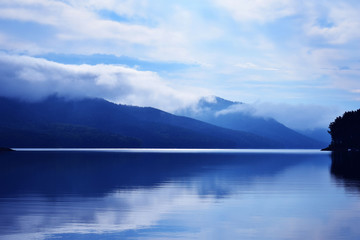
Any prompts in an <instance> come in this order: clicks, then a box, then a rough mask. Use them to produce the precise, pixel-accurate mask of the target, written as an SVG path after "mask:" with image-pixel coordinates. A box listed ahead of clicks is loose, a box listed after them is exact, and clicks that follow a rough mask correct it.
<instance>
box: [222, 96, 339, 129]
mask: <svg viewBox="0 0 360 240" xmlns="http://www.w3.org/2000/svg"><path fill="white" fill-rule="evenodd" d="M237 112H242V113H246V114H250V115H252V116H257V117H265V118H274V119H276V120H277V121H279V122H281V123H282V124H284V125H286V126H287V127H290V128H292V129H299V130H305V129H315V128H327V127H328V125H329V123H330V122H332V121H333V120H334V119H335V118H336V117H337V116H339V115H341V114H342V112H341V111H339V109H337V108H334V107H327V106H321V105H314V104H311V105H310V104H308V105H306V104H297V105H296V104H286V103H269V102H255V103H252V104H236V105H232V106H230V107H228V108H227V109H224V110H221V111H218V112H217V113H216V115H226V114H232V113H237Z"/></svg>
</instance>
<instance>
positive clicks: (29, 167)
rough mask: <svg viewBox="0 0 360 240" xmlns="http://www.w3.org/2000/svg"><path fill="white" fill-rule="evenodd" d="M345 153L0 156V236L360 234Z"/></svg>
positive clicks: (357, 197)
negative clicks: (343, 154)
mask: <svg viewBox="0 0 360 240" xmlns="http://www.w3.org/2000/svg"><path fill="white" fill-rule="evenodd" d="M23 150H24V149H23ZM344 158H345V157H343V156H335V155H331V154H330V153H324V152H320V151H281V150H265V151H262V150H241V151H236V150H210V151H208V150H190V151H182V150H160V151H159V150H146V151H144V150H129V149H128V150H116V149H112V150H107V151H104V150H101V149H98V150H92V151H86V150H82V151H60V150H57V151H33V150H29V149H28V150H25V151H17V152H8V153H0V239H71V240H73V239H75V240H76V239H84V240H85V239H86V240H87V239H302V240H303V239H360V227H359V226H360V178H359V175H360V174H359V169H360V168H359V164H358V163H357V162H356V158H357V157H354V158H352V159H350V160H349V159H344ZM359 160H360V159H359Z"/></svg>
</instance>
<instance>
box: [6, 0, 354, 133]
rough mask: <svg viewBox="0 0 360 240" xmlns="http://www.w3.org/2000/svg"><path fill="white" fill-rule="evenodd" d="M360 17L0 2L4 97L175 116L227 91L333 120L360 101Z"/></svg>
mask: <svg viewBox="0 0 360 240" xmlns="http://www.w3.org/2000/svg"><path fill="white" fill-rule="evenodd" d="M359 12H360V2H358V1H354V0H339V1H325V0H320V1H316V2H310V1H296V0H257V1H245V0H198V1H191V0H182V1H167V0H153V1H150V0H102V1H96V0H87V1H85V0H52V1H51V0H12V1H1V2H0V63H1V65H2V67H0V73H1V75H2V76H3V77H2V78H1V79H0V81H1V84H2V86H3V87H2V89H1V90H0V95H3V96H15V97H21V98H24V99H40V98H43V97H45V96H47V95H48V94H53V93H58V94H61V95H65V96H90V97H103V98H106V99H108V100H110V101H114V102H118V103H126V104H134V105H141V106H148V105H149V106H154V107H158V108H161V109H164V110H167V111H175V110H176V109H178V108H181V107H185V106H188V105H190V104H192V103H193V102H194V101H196V100H197V99H198V98H199V97H201V96H208V95H217V96H220V97H223V98H227V99H230V100H234V101H241V102H246V103H250V104H253V105H254V106H261V108H260V107H259V109H258V113H259V114H260V115H261V113H263V114H267V115H269V116H273V117H278V118H281V116H283V117H284V116H286V115H287V114H286V113H284V109H293V111H292V112H297V111H296V110H299V111H301V113H299V114H301V116H302V117H303V116H304V115H305V116H309V117H308V119H307V120H308V121H307V122H309V123H311V122H315V121H317V123H316V124H314V126H309V127H318V126H324V124H325V123H326V122H328V121H331V120H332V118H333V117H335V116H336V115H338V114H340V113H342V112H343V111H345V110H352V109H353V110H354V109H357V108H358V107H359V101H360V80H359V76H360V58H359V56H360V31H359V29H360V15H359V14H358V13H359ZM265 110H266V111H265ZM307 110H308V111H307ZM314 113H317V114H314ZM295 115H296V114H295ZM295 115H293V116H291V117H293V118H295V117H297V115H296V116H295ZM299 116H300V115H299ZM287 118H289V119H287V120H288V121H287V122H288V125H291V122H292V121H291V119H290V116H287ZM319 118H321V121H319ZM280 120H283V121H285V119H280ZM304 128H305V127H304Z"/></svg>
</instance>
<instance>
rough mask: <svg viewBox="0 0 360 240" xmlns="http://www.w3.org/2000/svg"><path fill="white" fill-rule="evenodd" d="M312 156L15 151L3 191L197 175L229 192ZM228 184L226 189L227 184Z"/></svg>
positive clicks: (75, 190) (55, 192)
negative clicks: (235, 185) (233, 186)
mask: <svg viewBox="0 0 360 240" xmlns="http://www.w3.org/2000/svg"><path fill="white" fill-rule="evenodd" d="M309 159H311V156H310V155H309V157H306V155H299V156H295V155H293V156H292V157H291V160H290V161H289V155H286V154H271V155H269V154H255V155H254V154H220V153H218V154H185V153H182V154H171V153H169V154H163V153H162V154H158V153H152V154H141V153H136V154H134V153H116V152H40V153H39V152H13V153H7V154H3V155H2V158H1V159H0V195H2V196H6V195H14V194H15V195H16V194H24V193H34V194H43V195H51V196H61V195H63V194H77V195H83V196H102V195H104V194H107V193H109V192H113V191H115V190H119V189H120V190H121V189H133V188H154V187H156V186H159V185H160V184H162V183H165V182H173V181H176V182H185V181H186V180H188V179H189V178H197V179H198V180H197V183H198V184H199V189H198V191H199V193H198V194H200V195H208V194H211V195H215V196H218V197H221V195H227V194H229V191H231V189H227V188H228V187H226V186H227V185H228V184H221V183H222V182H228V181H231V182H238V183H239V184H241V182H242V181H243V180H244V179H247V180H249V179H251V178H254V177H258V176H271V175H274V174H276V173H278V172H279V171H281V170H284V169H286V168H288V167H289V166H291V165H296V164H298V163H300V162H304V161H306V160H309ZM224 188H226V189H224Z"/></svg>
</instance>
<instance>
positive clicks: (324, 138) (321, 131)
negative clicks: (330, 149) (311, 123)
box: [296, 128, 331, 143]
mask: <svg viewBox="0 0 360 240" xmlns="http://www.w3.org/2000/svg"><path fill="white" fill-rule="evenodd" d="M296 131H297V132H299V133H301V134H303V135H305V136H307V137H310V138H312V139H315V140H318V141H320V142H324V143H330V142H331V135H330V134H329V133H328V129H326V128H315V129H305V130H299V129H296Z"/></svg>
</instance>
